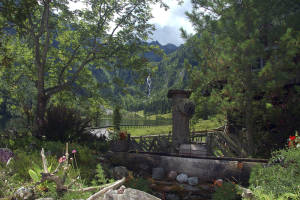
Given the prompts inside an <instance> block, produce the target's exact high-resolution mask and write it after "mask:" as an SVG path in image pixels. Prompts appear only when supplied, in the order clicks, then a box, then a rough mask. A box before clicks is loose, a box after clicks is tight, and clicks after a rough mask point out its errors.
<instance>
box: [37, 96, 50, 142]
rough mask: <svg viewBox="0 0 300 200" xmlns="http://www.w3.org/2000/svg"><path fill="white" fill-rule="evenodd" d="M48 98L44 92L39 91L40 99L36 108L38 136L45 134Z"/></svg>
mask: <svg viewBox="0 0 300 200" xmlns="http://www.w3.org/2000/svg"><path fill="white" fill-rule="evenodd" d="M47 103H48V98H47V97H46V95H45V94H44V92H40V91H39V92H38V101H37V109H36V125H37V127H36V136H37V137H41V136H43V135H44V128H45V125H46V120H45V115H46V108H47Z"/></svg>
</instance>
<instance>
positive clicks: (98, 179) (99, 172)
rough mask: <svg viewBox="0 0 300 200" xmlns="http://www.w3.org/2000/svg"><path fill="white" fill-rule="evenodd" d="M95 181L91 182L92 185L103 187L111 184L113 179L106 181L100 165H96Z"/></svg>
mask: <svg viewBox="0 0 300 200" xmlns="http://www.w3.org/2000/svg"><path fill="white" fill-rule="evenodd" d="M95 177H96V178H95V179H94V180H92V182H91V183H92V184H93V185H103V184H106V183H109V182H113V181H114V180H113V179H107V178H106V175H105V171H104V170H103V168H102V166H101V165H100V164H97V166H96V175H95Z"/></svg>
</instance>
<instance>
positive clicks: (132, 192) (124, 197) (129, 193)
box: [103, 188, 161, 200]
mask: <svg viewBox="0 0 300 200" xmlns="http://www.w3.org/2000/svg"><path fill="white" fill-rule="evenodd" d="M103 200H161V199H159V198H157V197H155V196H153V195H151V194H148V193H146V192H143V191H140V190H136V189H132V188H126V189H124V191H123V193H122V194H118V190H109V191H107V192H106V193H105V194H104V198H103Z"/></svg>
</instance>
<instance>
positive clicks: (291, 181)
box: [249, 147, 300, 200]
mask: <svg viewBox="0 0 300 200" xmlns="http://www.w3.org/2000/svg"><path fill="white" fill-rule="evenodd" d="M249 183H250V184H251V185H250V187H251V189H252V190H253V192H254V195H255V196H256V197H257V198H258V199H282V200H284V199H286V200H288V199H299V197H300V187H299V185H300V148H295V147H293V148H289V149H283V150H280V151H275V152H273V154H272V158H271V159H270V161H269V164H268V165H267V166H264V167H262V166H257V167H256V168H254V169H253V170H252V172H251V175H250V180H249Z"/></svg>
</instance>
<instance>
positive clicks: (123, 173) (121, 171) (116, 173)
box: [112, 166, 128, 179]
mask: <svg viewBox="0 0 300 200" xmlns="http://www.w3.org/2000/svg"><path fill="white" fill-rule="evenodd" d="M112 175H113V177H114V178H115V179H122V178H123V177H127V176H128V169H127V168H126V167H123V166H117V167H114V168H113V170H112Z"/></svg>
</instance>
